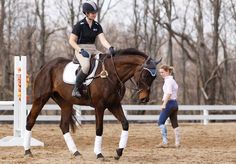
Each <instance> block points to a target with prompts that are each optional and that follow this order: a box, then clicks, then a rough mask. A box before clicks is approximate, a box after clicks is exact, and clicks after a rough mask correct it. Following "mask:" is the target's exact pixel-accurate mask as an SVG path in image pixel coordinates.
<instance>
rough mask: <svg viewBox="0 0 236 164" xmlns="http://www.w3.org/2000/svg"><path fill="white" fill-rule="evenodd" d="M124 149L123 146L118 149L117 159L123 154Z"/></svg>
mask: <svg viewBox="0 0 236 164" xmlns="http://www.w3.org/2000/svg"><path fill="white" fill-rule="evenodd" d="M123 150H124V149H122V148H120V149H116V155H115V156H114V158H115V160H119V159H120V157H121V156H122V153H123Z"/></svg>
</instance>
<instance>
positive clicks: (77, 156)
mask: <svg viewBox="0 0 236 164" xmlns="http://www.w3.org/2000/svg"><path fill="white" fill-rule="evenodd" d="M73 157H74V158H76V159H83V156H82V154H81V153H80V152H79V151H76V152H75V153H74V154H73Z"/></svg>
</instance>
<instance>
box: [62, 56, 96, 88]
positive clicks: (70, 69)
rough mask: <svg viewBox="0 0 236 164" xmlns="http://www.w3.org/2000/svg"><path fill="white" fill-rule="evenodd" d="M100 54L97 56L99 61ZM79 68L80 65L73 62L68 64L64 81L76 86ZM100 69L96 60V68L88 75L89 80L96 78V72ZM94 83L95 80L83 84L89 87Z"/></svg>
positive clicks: (64, 72)
mask: <svg viewBox="0 0 236 164" xmlns="http://www.w3.org/2000/svg"><path fill="white" fill-rule="evenodd" d="M99 56H100V55H99V54H97V55H96V56H95V58H96V59H99ZM78 67H79V64H74V63H73V62H70V63H68V64H67V65H66V66H65V68H64V71H63V81H64V82H65V83H67V84H75V80H76V75H75V72H76V70H77V68H78ZM97 67H98V60H95V66H94V68H93V71H92V72H91V73H90V74H89V75H88V77H87V78H90V77H94V75H95V72H96V70H97ZM92 81H93V78H91V79H88V80H86V81H85V82H84V83H83V84H85V85H87V86H88V85H89V84H90V83H91V82H92Z"/></svg>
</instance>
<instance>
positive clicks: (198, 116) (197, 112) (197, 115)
mask: <svg viewBox="0 0 236 164" xmlns="http://www.w3.org/2000/svg"><path fill="white" fill-rule="evenodd" d="M4 104H5V105H4ZM9 104H11V103H6V102H5V103H1V102H0V112H1V113H2V112H3V111H13V105H9ZM30 108H31V105H27V111H29V110H30ZM74 109H75V110H76V115H77V118H78V120H79V121H82V122H83V121H86V122H89V121H94V120H95V116H94V114H89V115H88V114H84V113H85V111H93V110H94V109H93V108H91V107H88V106H79V105H74ZM123 109H124V113H125V115H126V117H127V119H128V120H129V121H134V122H150V121H156V120H157V119H158V117H159V116H158V115H159V112H160V106H159V105H123ZM58 110H60V107H59V106H58V105H54V104H47V105H45V106H44V108H43V112H42V114H40V115H39V117H38V118H37V121H42V122H49V121H50V122H54V121H60V114H58V115H55V114H54V113H55V111H58ZM45 111H46V112H45ZM132 111H145V113H146V114H145V115H143V114H140V115H137V114H135V115H134V114H132V113H134V112H132ZM185 111H186V112H185ZM187 111H188V112H187ZM220 111H224V112H227V113H229V114H221V113H222V112H220ZM58 112H59V111H58ZM185 113H192V114H185ZM209 113H210V114H209ZM212 113H214V114H212ZM46 114H47V115H46ZM13 119H14V116H13V114H8V115H5V114H4V115H3V114H1V115H0V122H5V121H13ZM104 120H106V121H112V120H116V118H115V117H114V116H113V115H111V114H110V113H109V112H105V116H104ZM178 120H181V121H199V122H202V123H204V124H207V123H208V122H209V121H210V120H215V121H223V120H228V121H236V105H180V106H179V115H178Z"/></svg>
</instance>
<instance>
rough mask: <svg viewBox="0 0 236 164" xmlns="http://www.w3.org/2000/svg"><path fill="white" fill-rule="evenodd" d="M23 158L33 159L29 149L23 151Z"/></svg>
mask: <svg viewBox="0 0 236 164" xmlns="http://www.w3.org/2000/svg"><path fill="white" fill-rule="evenodd" d="M24 157H25V158H28V157H33V154H32V153H31V151H30V149H29V150H25V154H24Z"/></svg>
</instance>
